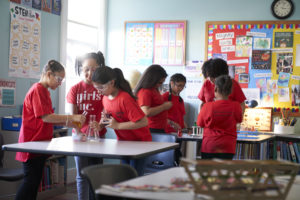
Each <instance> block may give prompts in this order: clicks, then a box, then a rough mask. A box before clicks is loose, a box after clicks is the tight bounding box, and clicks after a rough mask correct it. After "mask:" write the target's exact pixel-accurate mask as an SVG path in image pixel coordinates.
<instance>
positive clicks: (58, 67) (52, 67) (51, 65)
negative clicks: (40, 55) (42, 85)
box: [42, 60, 65, 74]
mask: <svg viewBox="0 0 300 200" xmlns="http://www.w3.org/2000/svg"><path fill="white" fill-rule="evenodd" d="M48 71H51V72H52V73H55V72H61V71H65V68H64V66H63V65H62V64H60V63H59V62H58V61H56V60H49V61H48V62H47V64H46V65H45V66H44V68H43V72H42V73H43V74H46V73H47V72H48Z"/></svg>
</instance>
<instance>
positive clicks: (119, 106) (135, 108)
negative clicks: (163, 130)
mask: <svg viewBox="0 0 300 200" xmlns="http://www.w3.org/2000/svg"><path fill="white" fill-rule="evenodd" d="M103 106H104V109H105V111H106V112H108V113H110V114H111V115H112V117H113V118H115V120H116V121H117V122H129V121H132V122H137V121H139V120H141V119H142V118H143V117H144V116H145V114H144V112H143V111H142V109H141V108H140V107H139V105H138V104H137V102H136V100H135V99H133V98H132V97H131V96H130V95H129V94H128V93H127V92H124V91H122V90H119V93H118V95H117V96H116V97H115V98H114V99H112V100H110V99H108V97H106V96H104V98H103ZM115 132H116V134H117V138H118V140H127V141H129V140H130V141H152V137H151V133H150V131H149V127H148V126H145V127H142V128H139V129H133V130H115Z"/></svg>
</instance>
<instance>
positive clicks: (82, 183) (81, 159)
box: [67, 51, 106, 200]
mask: <svg viewBox="0 0 300 200" xmlns="http://www.w3.org/2000/svg"><path fill="white" fill-rule="evenodd" d="M104 66H105V59H104V56H103V54H102V53H101V52H100V51H99V52H97V53H94V52H92V53H87V54H85V55H83V56H82V57H79V58H78V59H77V60H76V62H75V72H76V74H77V75H79V76H81V77H82V78H83V80H82V81H80V82H79V83H77V84H76V85H74V86H72V87H71V89H70V90H69V92H68V95H67V103H68V104H67V105H68V107H69V110H70V112H71V113H74V114H82V113H83V112H87V113H88V114H87V115H86V117H87V120H86V122H85V123H84V124H83V125H82V127H81V128H80V132H82V133H87V131H88V128H89V122H90V116H91V115H95V116H96V121H98V122H99V121H100V119H101V111H102V110H103V105H102V98H103V95H101V93H100V92H98V90H96V89H95V88H94V86H93V84H92V75H93V73H94V71H95V70H96V69H97V68H102V67H104ZM73 131H74V134H76V133H75V130H74V129H73ZM105 133H106V129H105V128H103V129H102V130H101V131H100V132H99V133H98V134H99V135H100V136H101V137H104V134H105ZM74 159H75V164H76V170H77V176H76V181H77V194H78V200H86V199H91V198H92V196H91V195H92V194H93V191H91V188H89V185H88V182H87V179H86V178H85V177H84V176H82V174H81V169H83V168H84V167H87V166H89V165H93V164H101V163H103V159H102V158H95V157H85V156H74Z"/></svg>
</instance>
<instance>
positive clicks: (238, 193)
mask: <svg viewBox="0 0 300 200" xmlns="http://www.w3.org/2000/svg"><path fill="white" fill-rule="evenodd" d="M180 164H181V165H183V167H184V168H185V170H186V172H187V174H188V177H189V180H190V182H191V184H192V185H193V186H194V192H195V193H196V194H206V195H210V196H212V197H214V199H230V200H235V199H236V200H240V199H255V200H269V199H270V200H271V199H272V200H275V199H278V200H279V199H280V200H282V199H285V198H286V197H287V194H288V192H289V190H290V188H291V186H292V184H293V182H294V179H295V176H296V175H297V173H298V171H299V170H300V165H298V164H296V163H291V162H284V161H275V160H268V161H258V160H230V161H228V160H198V161H192V160H187V159H182V160H181V163H180ZM283 177H284V180H287V181H285V182H284V183H282V182H283V181H280V180H282V178H283Z"/></svg>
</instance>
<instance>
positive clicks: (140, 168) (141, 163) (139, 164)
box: [121, 158, 146, 176]
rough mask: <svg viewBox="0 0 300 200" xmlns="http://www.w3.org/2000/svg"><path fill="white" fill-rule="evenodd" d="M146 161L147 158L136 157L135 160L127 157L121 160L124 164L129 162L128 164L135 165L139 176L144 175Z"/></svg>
mask: <svg viewBox="0 0 300 200" xmlns="http://www.w3.org/2000/svg"><path fill="white" fill-rule="evenodd" d="M145 161H146V159H145V158H140V159H134V160H127V159H123V160H121V162H122V163H123V164H127V165H130V166H131V167H133V168H134V169H135V170H136V171H137V173H138V175H139V176H143V175H144V172H145V164H146V162H145Z"/></svg>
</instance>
